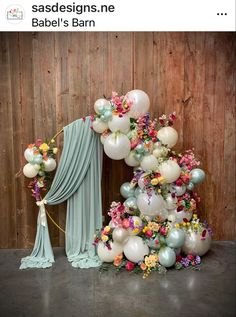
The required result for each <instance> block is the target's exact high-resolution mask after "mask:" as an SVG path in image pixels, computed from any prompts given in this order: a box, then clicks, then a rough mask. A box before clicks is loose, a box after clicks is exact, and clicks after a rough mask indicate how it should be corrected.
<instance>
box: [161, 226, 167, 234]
mask: <svg viewBox="0 0 236 317" xmlns="http://www.w3.org/2000/svg"><path fill="white" fill-rule="evenodd" d="M166 232H167V231H166V228H165V227H161V229H160V233H161V234H162V235H163V236H164V235H166Z"/></svg>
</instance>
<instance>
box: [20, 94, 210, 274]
mask: <svg viewBox="0 0 236 317" xmlns="http://www.w3.org/2000/svg"><path fill="white" fill-rule="evenodd" d="M149 106H150V101H149V97H148V95H147V94H146V93H145V92H144V91H142V90H132V91H130V92H128V93H127V94H126V95H125V96H119V95H118V94H117V93H115V92H114V93H112V96H111V98H109V99H104V98H101V99H98V100H97V101H96V102H95V104H94V110H95V112H96V115H92V116H90V118H91V128H92V129H93V130H94V131H95V132H96V133H99V134H101V142H102V144H103V145H104V152H105V153H106V155H107V156H108V157H110V158H111V159H114V160H121V159H124V160H125V163H126V164H127V165H128V166H130V167H132V168H133V169H134V176H133V179H132V180H131V181H130V182H125V183H124V184H122V185H121V187H120V193H121V195H122V197H123V198H124V202H112V203H111V206H110V210H109V212H108V215H109V216H110V218H111V220H110V223H109V225H107V226H105V227H104V228H102V230H100V231H99V232H97V233H96V235H95V239H94V245H96V246H97V254H98V256H99V257H100V259H101V261H102V262H104V263H113V265H111V266H113V267H114V268H116V269H117V270H121V269H123V268H125V269H126V270H128V271H139V272H143V277H144V278H145V277H147V276H148V275H149V274H150V272H151V271H159V272H165V271H166V268H169V267H173V266H174V267H175V268H176V269H180V268H185V267H192V268H196V267H197V266H199V265H200V263H201V258H200V256H202V255H204V254H205V253H206V252H207V251H208V250H209V248H210V244H211V234H212V232H211V229H210V228H209V227H208V225H207V223H206V222H204V223H202V222H200V219H199V218H198V215H197V204H198V203H199V202H200V198H199V196H198V195H197V193H195V192H194V191H193V190H194V187H195V185H197V184H199V183H201V182H203V181H204V178H205V173H204V171H203V170H202V169H200V168H199V165H200V162H199V161H198V160H197V159H196V158H195V155H194V153H193V151H192V150H187V151H185V152H184V153H177V152H176V151H174V150H173V149H172V148H173V147H174V146H175V144H176V143H177V141H178V133H177V131H176V130H175V129H174V128H173V127H172V125H173V124H174V121H175V120H176V114H175V113H172V114H170V115H169V116H168V117H167V116H166V115H162V116H161V117H160V118H159V119H154V120H152V119H151V118H150V115H149V113H148V110H149ZM62 131H63V130H61V131H59V132H58V133H57V134H56V135H55V136H54V137H53V138H52V140H51V141H50V142H48V141H45V142H43V141H42V140H37V141H36V142H35V143H34V144H30V145H29V146H28V148H27V149H26V150H25V153H24V155H25V158H26V160H27V161H28V163H27V164H26V165H25V167H24V168H23V173H24V175H25V176H26V177H29V178H32V177H33V178H34V180H33V181H31V182H30V184H29V187H30V188H31V191H32V195H33V196H34V197H35V198H36V200H41V192H43V191H47V189H48V188H49V184H50V179H51V172H52V171H53V170H54V169H55V168H56V160H55V155H56V153H57V151H58V149H57V147H56V145H55V140H54V139H55V138H56V137H57V136H58V135H59V134H60V133H61V132H62ZM51 220H52V219H51ZM54 223H55V222H54ZM55 224H56V223H55ZM56 225H57V224H56ZM57 226H58V225H57ZM58 227H59V226H58ZM59 228H60V227H59ZM60 229H61V228H60Z"/></svg>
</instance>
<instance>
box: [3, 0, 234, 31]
mask: <svg viewBox="0 0 236 317" xmlns="http://www.w3.org/2000/svg"><path fill="white" fill-rule="evenodd" d="M235 30H236V26H235V0H74V1H73V0H72V1H70V0H64V1H63V0H32V1H30V0H12V1H10V0H4V1H1V2H0V31H235Z"/></svg>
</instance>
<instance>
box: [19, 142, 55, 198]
mask: <svg viewBox="0 0 236 317" xmlns="http://www.w3.org/2000/svg"><path fill="white" fill-rule="evenodd" d="M57 152H58V148H57V147H56V145H55V141H54V140H51V141H50V142H49V141H48V140H45V141H43V140H41V139H37V140H36V142H35V143H33V144H29V145H28V147H27V149H26V150H25V152H24V156H25V159H26V160H27V161H28V163H27V164H26V165H25V166H24V168H23V173H24V175H25V176H26V177H28V178H33V180H32V181H31V182H30V183H29V185H28V187H29V188H30V189H31V192H32V196H33V197H35V199H36V200H37V201H38V200H40V199H41V196H42V193H43V192H46V191H47V190H48V189H49V187H50V183H51V180H52V175H51V172H52V171H53V170H54V169H55V168H56V160H55V157H56V154H57Z"/></svg>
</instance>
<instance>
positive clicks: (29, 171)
mask: <svg viewBox="0 0 236 317" xmlns="http://www.w3.org/2000/svg"><path fill="white" fill-rule="evenodd" d="M23 174H24V175H25V176H26V177H28V178H33V177H35V176H36V175H37V174H38V170H37V169H35V167H34V165H32V164H30V163H27V164H26V165H25V166H24V168H23Z"/></svg>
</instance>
